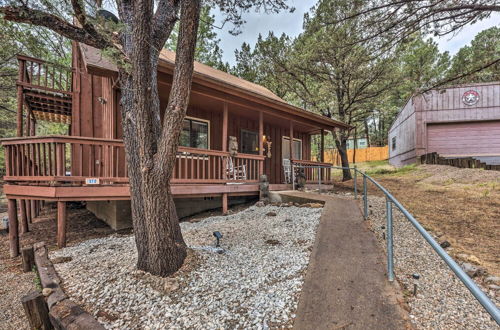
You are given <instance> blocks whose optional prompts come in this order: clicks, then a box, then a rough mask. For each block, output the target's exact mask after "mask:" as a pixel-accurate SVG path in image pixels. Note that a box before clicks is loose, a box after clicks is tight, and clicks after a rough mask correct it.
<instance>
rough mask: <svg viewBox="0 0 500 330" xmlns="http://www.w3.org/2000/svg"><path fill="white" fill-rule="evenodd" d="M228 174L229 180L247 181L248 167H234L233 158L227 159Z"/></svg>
mask: <svg viewBox="0 0 500 330" xmlns="http://www.w3.org/2000/svg"><path fill="white" fill-rule="evenodd" d="M226 174H227V178H228V179H229V180H246V179H247V167H246V165H239V166H234V162H233V157H227V158H226Z"/></svg>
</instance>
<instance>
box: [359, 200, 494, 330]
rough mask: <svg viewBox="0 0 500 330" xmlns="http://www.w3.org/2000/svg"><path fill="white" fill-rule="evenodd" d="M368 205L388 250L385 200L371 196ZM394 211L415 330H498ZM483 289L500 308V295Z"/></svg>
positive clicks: (398, 259) (401, 275) (399, 270)
mask: <svg viewBox="0 0 500 330" xmlns="http://www.w3.org/2000/svg"><path fill="white" fill-rule="evenodd" d="M369 205H370V218H369V220H370V222H371V225H372V229H373V231H374V232H375V234H376V236H377V238H378V240H379V241H380V243H381V244H382V245H383V246H384V249H385V247H386V245H385V244H386V241H385V240H384V238H383V232H385V229H383V227H384V228H385V221H386V218H385V214H386V213H385V198H382V197H376V196H371V197H369ZM393 210H394V211H393V214H394V220H393V221H394V255H395V258H394V263H395V273H396V277H397V279H398V281H399V283H400V284H401V285H402V287H403V290H404V293H405V297H406V298H407V301H408V304H409V306H410V308H411V311H410V318H411V320H412V322H413V324H414V325H415V326H416V328H417V329H498V328H499V327H498V325H497V324H496V323H495V322H494V321H493V320H491V318H490V316H489V314H488V313H487V312H486V311H484V309H483V307H482V306H481V305H480V304H479V302H477V300H476V299H475V298H474V297H473V296H472V294H471V293H470V292H469V291H468V290H467V288H466V287H465V286H464V285H463V284H462V282H461V281H460V280H459V279H458V278H457V277H456V276H455V275H454V274H453V272H452V271H451V270H450V269H449V268H448V266H447V265H446V264H445V263H444V261H442V259H441V258H440V257H439V256H438V255H437V254H436V253H435V252H434V250H433V249H432V248H431V247H430V246H429V245H428V244H427V243H426V242H425V240H424V239H423V238H422V236H421V235H420V234H419V233H418V231H417V230H416V229H415V228H414V227H413V226H412V225H411V224H410V222H409V221H407V220H406V218H405V217H404V216H403V214H402V213H401V212H399V210H397V209H396V208H393ZM414 273H418V274H419V275H420V279H419V280H418V290H417V296H416V297H414V296H413V284H414V279H413V278H412V274H414ZM476 282H477V281H476ZM478 284H480V285H481V283H478ZM482 289H483V291H485V292H487V294H488V295H489V296H490V298H492V299H493V301H495V303H496V304H497V305H500V300H499V298H500V291H496V292H495V291H493V290H489V291H487V290H485V289H484V286H482ZM495 294H496V295H497V296H496V297H495Z"/></svg>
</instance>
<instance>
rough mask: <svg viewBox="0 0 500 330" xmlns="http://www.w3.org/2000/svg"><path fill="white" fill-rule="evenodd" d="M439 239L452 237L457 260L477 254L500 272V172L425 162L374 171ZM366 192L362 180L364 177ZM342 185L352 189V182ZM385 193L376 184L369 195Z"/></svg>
mask: <svg viewBox="0 0 500 330" xmlns="http://www.w3.org/2000/svg"><path fill="white" fill-rule="evenodd" d="M372 177H373V178H375V179H376V180H377V181H378V182H380V183H381V184H382V185H383V186H384V187H386V188H387V189H388V190H389V191H390V192H391V193H392V194H393V195H394V196H395V197H396V198H397V199H398V200H399V201H400V202H401V203H402V204H403V205H404V206H405V207H406V208H407V209H408V211H410V212H411V213H412V214H413V215H414V216H415V217H416V218H417V219H418V221H420V222H421V223H422V225H423V226H424V228H426V229H427V230H431V231H432V232H433V233H434V234H435V235H436V236H439V241H440V242H443V241H448V242H450V243H451V247H450V248H448V249H447V251H448V252H449V253H450V254H451V255H452V256H453V257H455V258H458V259H460V256H459V255H461V254H462V255H463V254H467V255H469V256H470V255H472V256H475V257H477V259H475V260H478V261H479V265H481V266H483V267H485V268H486V269H487V271H488V273H490V274H492V275H495V276H499V275H500V244H499V240H498V237H500V172H497V171H486V170H482V169H461V168H455V167H451V166H444V165H421V166H418V167H416V168H415V169H414V170H412V171H409V172H404V173H401V174H398V173H395V174H389V175H372ZM358 184H359V186H358V187H359V190H358V191H362V180H359V181H358ZM337 189H340V190H347V189H348V190H351V189H352V181H349V182H345V183H338V184H337ZM370 194H375V195H377V196H382V194H381V193H380V191H378V189H377V188H375V187H374V186H373V185H369V195H370Z"/></svg>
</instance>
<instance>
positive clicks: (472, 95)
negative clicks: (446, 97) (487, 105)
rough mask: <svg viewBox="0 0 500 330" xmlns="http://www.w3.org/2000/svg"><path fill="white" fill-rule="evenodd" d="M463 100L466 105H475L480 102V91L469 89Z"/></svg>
mask: <svg viewBox="0 0 500 330" xmlns="http://www.w3.org/2000/svg"><path fill="white" fill-rule="evenodd" d="M462 101H463V102H464V104H466V105H474V104H476V103H477V102H479V93H478V92H476V91H473V90H470V91H467V92H465V93H464V95H463V96H462Z"/></svg>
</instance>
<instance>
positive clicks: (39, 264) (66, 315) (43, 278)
mask: <svg viewBox="0 0 500 330" xmlns="http://www.w3.org/2000/svg"><path fill="white" fill-rule="evenodd" d="M33 248H34V251H35V265H36V268H37V271H38V276H39V277H40V282H41V285H42V288H43V289H50V291H51V293H50V294H49V295H48V297H47V305H48V307H49V317H50V321H51V323H52V325H53V326H54V328H55V329H58V330H70V329H71V330H104V326H103V325H102V324H100V323H99V322H97V320H96V319H95V318H94V317H93V316H92V315H90V314H89V313H87V312H86V311H85V310H84V309H83V308H81V307H80V306H78V305H77V304H76V303H74V302H73V301H71V299H69V297H68V296H67V295H66V293H64V290H63V289H62V288H61V285H60V284H61V279H60V277H59V275H58V274H57V272H56V270H55V268H54V265H53V264H52V262H51V261H50V259H49V255H48V251H47V247H46V246H45V242H40V243H36V244H35V245H34V246H33ZM46 291H49V290H46Z"/></svg>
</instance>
